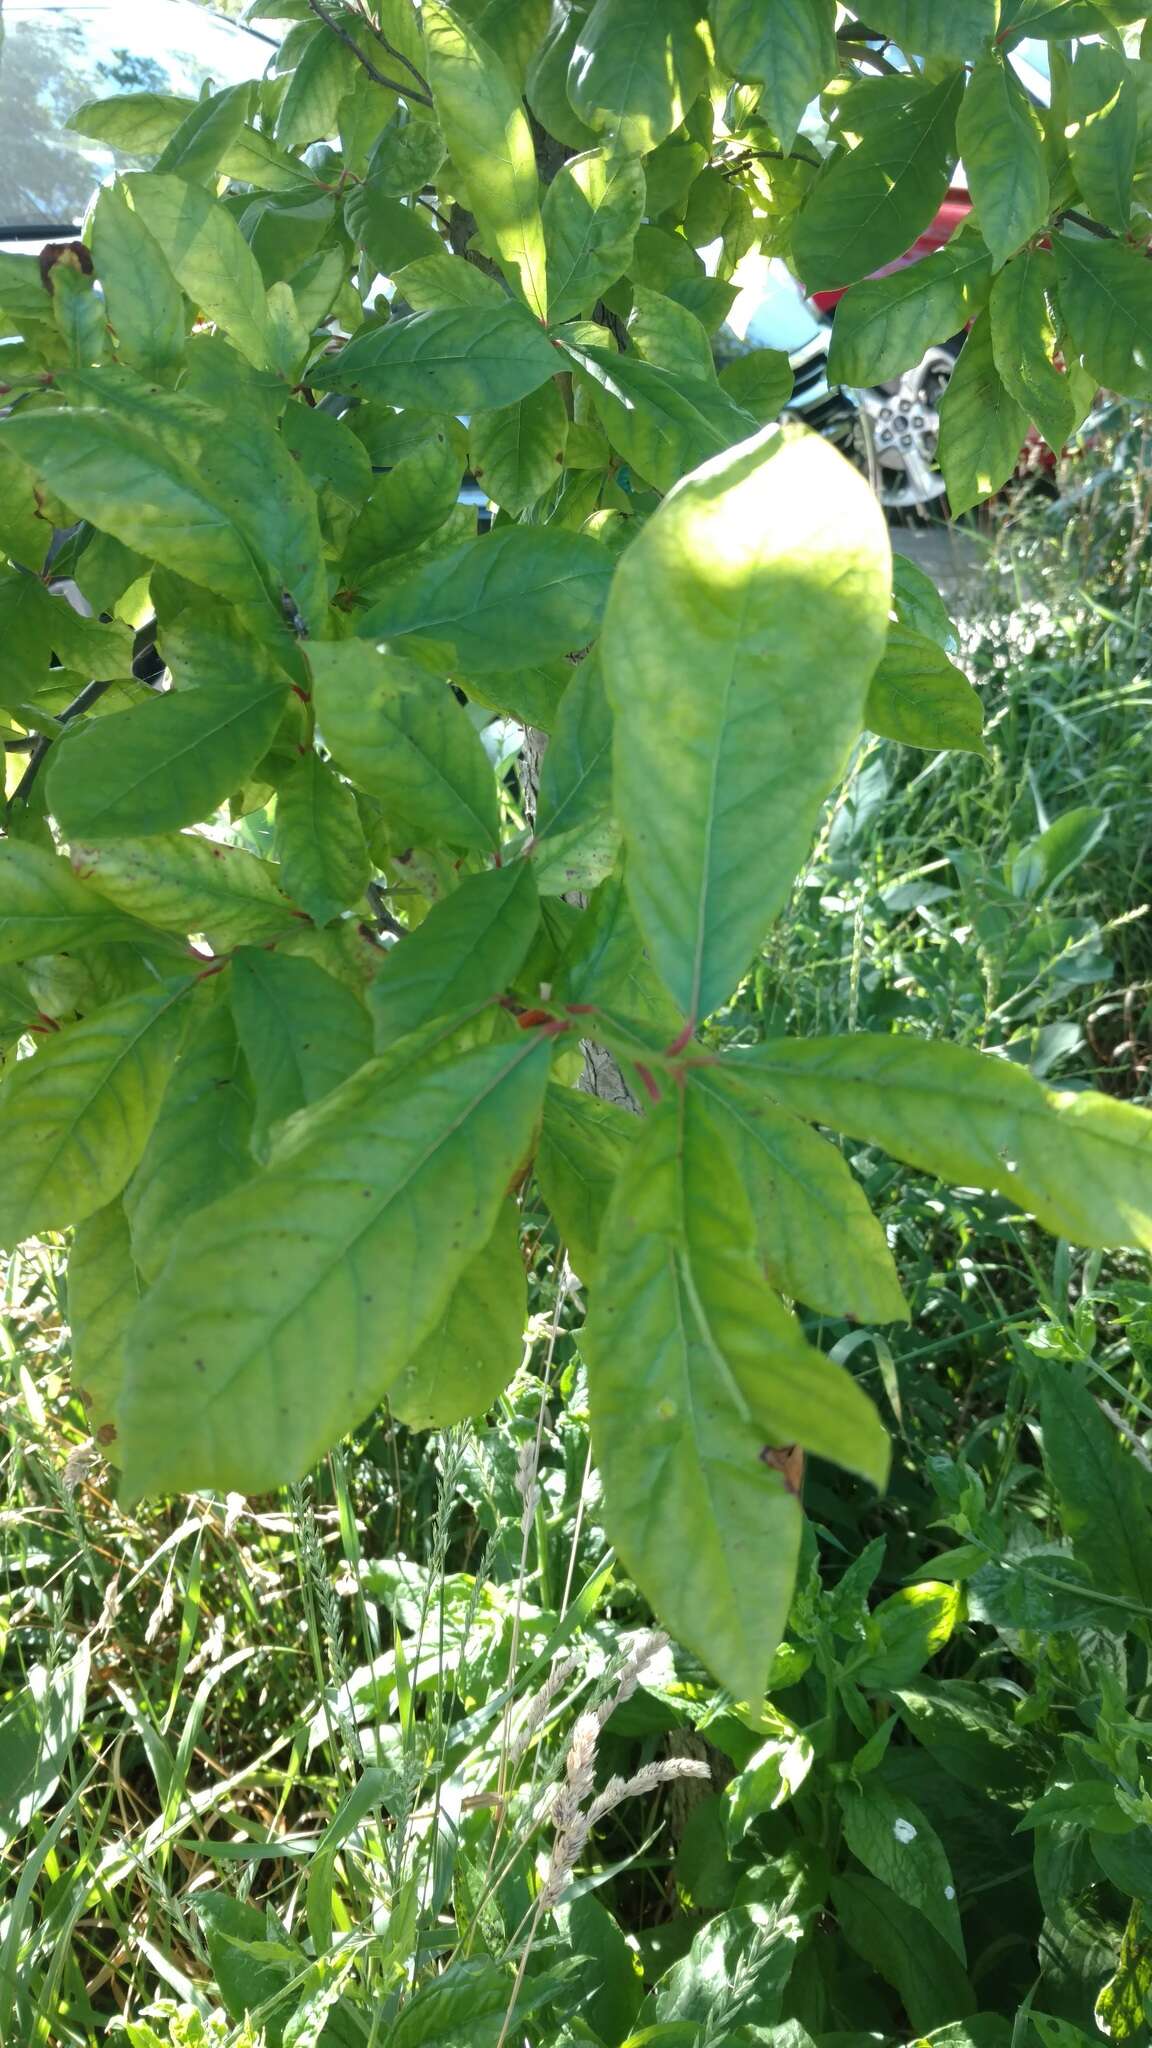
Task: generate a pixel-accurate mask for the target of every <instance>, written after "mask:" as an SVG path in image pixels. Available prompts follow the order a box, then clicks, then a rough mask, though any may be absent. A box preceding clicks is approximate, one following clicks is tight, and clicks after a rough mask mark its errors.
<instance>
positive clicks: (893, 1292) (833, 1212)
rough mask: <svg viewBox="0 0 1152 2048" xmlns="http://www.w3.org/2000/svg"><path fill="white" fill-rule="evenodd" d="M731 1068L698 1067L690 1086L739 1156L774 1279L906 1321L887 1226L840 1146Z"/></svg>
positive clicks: (814, 1296) (863, 1318) (833, 1303)
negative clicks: (706, 1102) (702, 1097)
mask: <svg viewBox="0 0 1152 2048" xmlns="http://www.w3.org/2000/svg"><path fill="white" fill-rule="evenodd" d="M730 1067H731V1063H727V1064H725V1063H724V1062H721V1064H720V1065H719V1066H710V1067H701V1068H700V1070H699V1071H698V1072H697V1073H696V1074H695V1075H694V1076H693V1086H694V1087H696V1088H698V1089H700V1090H701V1091H702V1092H703V1093H704V1094H705V1095H707V1097H708V1100H709V1103H710V1104H711V1107H712V1113H713V1115H714V1117H715V1118H716V1121H717V1123H718V1124H719V1126H720V1128H721V1129H722V1130H723V1132H724V1135H725V1138H726V1139H727V1141H728V1143H729V1145H730V1146H731V1148H732V1151H733V1153H734V1155H735V1158H736V1162H737V1164H738V1166H739V1168H740V1178H741V1180H742V1181H743V1183H744V1186H745V1188H746V1189H747V1191H748V1195H749V1198H750V1200H751V1203H752V1212H753V1215H754V1217H755V1220H756V1230H757V1250H758V1253H759V1257H760V1261H761V1264H762V1265H763V1268H764V1271H765V1272H766V1273H767V1275H768V1278H769V1280H770V1281H771V1282H772V1285H773V1286H774V1287H778V1288H779V1289H780V1291H781V1293H782V1294H790V1295H793V1296H795V1297H796V1299H797V1300H799V1301H803V1302H806V1303H807V1304H808V1306H809V1308H814V1309H819V1310H820V1312H821V1313H822V1314H823V1315H829V1316H835V1317H837V1318H840V1319H843V1318H845V1317H850V1318H851V1319H852V1321H854V1322H858V1323H891V1322H906V1321H907V1319H908V1304H907V1302H906V1301H905V1299H904V1294H903V1291H902V1289H901V1286H900V1280H899V1276H898V1275H897V1272H896V1267H895V1264H894V1262H893V1258H892V1254H891V1252H890V1251H889V1249H888V1244H887V1240H886V1238H885V1236H884V1232H883V1230H882V1229H881V1227H880V1224H879V1223H878V1222H877V1221H876V1218H875V1217H874V1216H873V1214H872V1211H871V1209H870V1208H869V1206H868V1202H867V1200H866V1198H865V1196H864V1194H863V1192H862V1190H861V1188H860V1187H859V1186H858V1184H857V1182H856V1181H855V1180H854V1179H853V1177H852V1174H851V1172H850V1171H849V1169H848V1167H847V1165H846V1164H845V1162H844V1160H843V1159H842V1158H841V1156H840V1154H839V1152H838V1151H837V1150H836V1148H835V1146H833V1145H830V1144H829V1143H828V1141H827V1139H825V1138H821V1137H818V1136H817V1134H816V1132H815V1131H812V1130H810V1129H809V1128H808V1126H807V1125H806V1124H804V1123H802V1122H800V1121H799V1120H798V1119H797V1118H796V1117H794V1116H792V1115H790V1114H789V1113H788V1112H787V1111H781V1110H779V1109H777V1107H776V1105H775V1104H774V1103H773V1102H771V1101H770V1100H769V1099H768V1098H767V1096H766V1094H765V1092H764V1090H763V1089H762V1088H758V1087H756V1086H755V1085H752V1086H750V1085H749V1084H748V1083H747V1081H745V1080H744V1079H743V1078H742V1076H741V1075H740V1073H739V1072H738V1071H736V1072H733V1071H731V1070H730Z"/></svg>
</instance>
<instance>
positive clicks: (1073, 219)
mask: <svg viewBox="0 0 1152 2048" xmlns="http://www.w3.org/2000/svg"><path fill="white" fill-rule="evenodd" d="M1060 218H1061V220H1062V221H1065V220H1066V221H1069V222H1070V223H1071V225H1072V226H1073V227H1074V228H1083V229H1084V232H1085V234H1088V235H1095V236H1096V238H1097V240H1098V241H1101V242H1115V241H1116V240H1117V239H1118V237H1117V236H1116V235H1115V234H1113V232H1112V229H1111V228H1106V227H1103V226H1102V225H1101V223H1100V222H1099V221H1098V220H1089V218H1088V215H1087V214H1086V213H1077V212H1076V211H1075V210H1074V209H1073V208H1072V207H1071V206H1069V207H1067V208H1066V209H1065V211H1064V212H1063V213H1062V214H1061V215H1060Z"/></svg>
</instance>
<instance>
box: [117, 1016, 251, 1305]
mask: <svg viewBox="0 0 1152 2048" xmlns="http://www.w3.org/2000/svg"><path fill="white" fill-rule="evenodd" d="M208 992H209V991H206V993H208ZM210 994H211V998H212V1000H211V1001H210V1003H209V1005H208V1006H207V1007H202V1008H201V1011H200V1014H199V1015H198V1016H195V1015H194V1017H193V1020H192V1022H191V1024H190V1026H189V1030H188V1034H187V1036H186V1038H185V1041H184V1044H183V1046H182V1048H181V1051H180V1055H179V1058H178V1059H177V1061H176V1064H175V1067H174V1068H173V1070H172V1075H171V1078H170V1080H169V1082H168V1085H167V1087H166V1089H165V1091H164V1096H163V1100H162V1101H161V1103H160V1107H159V1111H158V1113H157V1117H156V1121H155V1123H154V1125H153V1127H152V1132H151V1135H150V1137H149V1139H148V1143H147V1145H146V1147H145V1149H144V1153H143V1156H142V1158H141V1160H140V1164H139V1167H138V1168H137V1171H136V1172H135V1174H134V1175H133V1177H132V1179H131V1180H130V1181H129V1183H128V1186H127V1188H126V1189H125V1192H124V1210H125V1214H126V1216H127V1218H128V1224H129V1228H130V1232H131V1243H132V1255H133V1258H134V1260H135V1263H136V1265H137V1266H138V1267H139V1268H140V1271H141V1272H142V1273H143V1275H144V1277H145V1279H146V1280H149V1281H151V1280H154V1279H155V1278H156V1275H157V1274H158V1273H159V1272H160V1270H161V1268H162V1266H163V1264H164V1261H165V1259H166V1258H167V1256H168V1253H169V1252H170V1251H171V1249H172V1246H173V1245H174V1244H175V1243H176V1240H177V1237H178V1236H179V1233H180V1231H181V1230H182V1228H183V1226H184V1224H185V1223H186V1222H187V1221H188V1218H189V1217H190V1216H194V1215H195V1213H196V1211H197V1209H202V1208H203V1207H204V1206H205V1204H206V1203H208V1202H213V1201H215V1200H216V1199H217V1197H218V1196H220V1195H223V1194H226V1193H227V1191H228V1189H229V1188H232V1187H238V1186H239V1185H240V1183H241V1182H242V1181H245V1180H247V1179H248V1178H249V1176H250V1174H251V1173H252V1172H253V1171H254V1168H253V1161H252V1154H251V1152H250V1150H249V1139H250V1137H251V1134H252V1090H251V1083H250V1080H249V1076H248V1073H247V1070H246V1067H245V1064H244V1060H243V1058H242V1056H241V1052H240V1048H239V1046H238V1044H237V1041H236V1028H235V1025H234V1024H233V1022H232V1016H231V1013H230V1011H229V1008H228V1004H227V1002H225V1001H222V1000H221V999H220V997H219V996H218V995H217V994H216V991H215V988H214V987H211V988H210ZM126 1327H127V1325H126V1324H125V1326H124V1328H122V1330H121V1333H120V1334H121V1340H123V1336H124V1332H125V1329H126Z"/></svg>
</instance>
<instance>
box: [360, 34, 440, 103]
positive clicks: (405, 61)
mask: <svg viewBox="0 0 1152 2048" xmlns="http://www.w3.org/2000/svg"><path fill="white" fill-rule="evenodd" d="M363 21H364V26H365V28H366V29H367V30H368V32H369V34H370V35H374V36H375V38H376V41H377V42H378V43H379V44H380V47H381V49H384V50H387V52H388V55H389V56H390V57H395V59H396V62H397V63H398V64H402V65H403V66H404V69H405V71H410V72H411V73H412V76H413V78H414V79H415V80H416V83H417V85H418V86H419V87H420V96H421V97H422V98H423V97H425V96H426V97H427V100H428V105H429V106H431V105H432V88H431V86H430V85H429V83H428V80H427V79H426V78H425V76H424V73H423V72H422V71H418V70H417V68H416V66H415V64H414V63H413V62H412V59H411V57H406V56H405V55H404V52H403V50H398V49H397V48H396V45H395V43H390V42H389V40H388V38H387V36H386V35H385V34H384V31H383V29H381V28H377V26H376V23H375V22H374V21H373V19H372V17H371V15H370V14H365V15H364V16H363ZM404 97H405V99H415V97H416V95H415V93H414V92H413V91H412V88H411V86H408V85H406V86H405V87H404Z"/></svg>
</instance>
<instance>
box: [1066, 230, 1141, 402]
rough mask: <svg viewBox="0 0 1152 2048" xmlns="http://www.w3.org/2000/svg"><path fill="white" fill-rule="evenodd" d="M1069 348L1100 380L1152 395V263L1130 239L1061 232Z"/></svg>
mask: <svg viewBox="0 0 1152 2048" xmlns="http://www.w3.org/2000/svg"><path fill="white" fill-rule="evenodd" d="M1053 248H1054V250H1055V254H1056V274H1057V277H1058V279H1059V289H1060V311H1061V312H1062V314H1063V315H1064V319H1065V321H1066V323H1067V328H1068V334H1067V340H1066V342H1065V344H1064V346H1065V349H1066V350H1067V351H1068V352H1069V353H1070V354H1072V355H1075V356H1077V357H1078V358H1079V360H1080V362H1081V363H1082V364H1083V365H1084V368H1085V369H1086V370H1088V371H1089V372H1090V373H1091V375H1092V376H1093V377H1095V378H1096V380H1097V382H1098V383H1100V384H1106V385H1107V386H1108V388H1109V390H1111V391H1123V392H1124V393H1126V394H1127V396H1129V397H1131V398H1146V397H1148V396H1149V395H1150V394H1152V265H1150V264H1149V263H1148V262H1147V261H1146V259H1145V258H1144V256H1143V255H1141V253H1140V251H1139V250H1137V249H1131V248H1129V247H1128V245H1127V243H1125V242H1101V241H1098V240H1096V239H1095V238H1094V237H1090V236H1087V235H1070V234H1064V235H1055V236H1054V237H1053Z"/></svg>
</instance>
